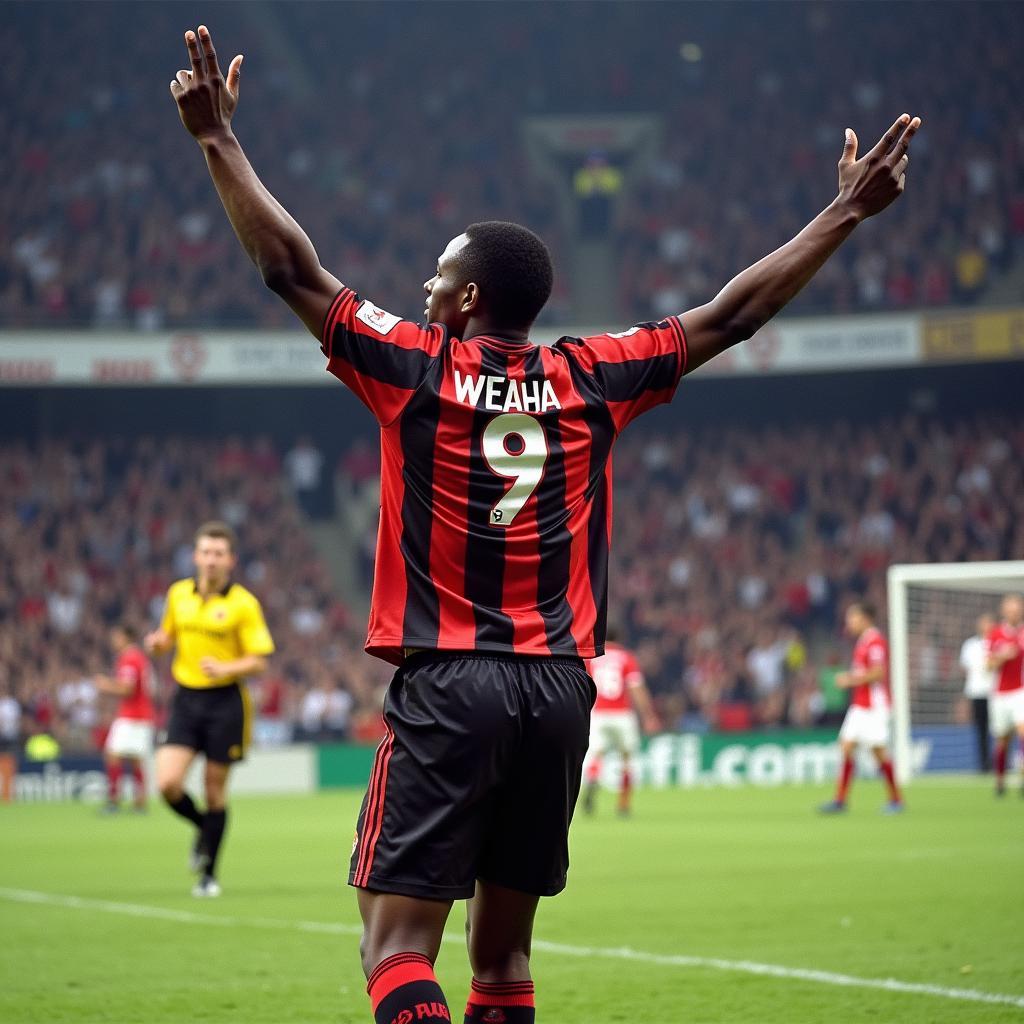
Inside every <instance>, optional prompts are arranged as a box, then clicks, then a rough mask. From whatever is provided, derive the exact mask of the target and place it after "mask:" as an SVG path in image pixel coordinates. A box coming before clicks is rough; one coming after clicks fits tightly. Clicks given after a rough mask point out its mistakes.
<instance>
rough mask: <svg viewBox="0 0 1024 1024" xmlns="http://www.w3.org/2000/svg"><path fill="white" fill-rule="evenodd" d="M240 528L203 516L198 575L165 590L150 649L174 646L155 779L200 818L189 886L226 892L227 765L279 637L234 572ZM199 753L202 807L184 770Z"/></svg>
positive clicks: (179, 810)
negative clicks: (250, 683) (249, 685)
mask: <svg viewBox="0 0 1024 1024" xmlns="http://www.w3.org/2000/svg"><path fill="white" fill-rule="evenodd" d="M236 547H237V545H236V538H235V533H234V530H232V529H231V527H230V526H228V525H227V524H226V523H220V522H210V523H205V524H204V525H203V526H201V527H200V528H199V530H198V531H197V532H196V539H195V551H194V553H193V558H194V561H195V566H196V575H195V577H194V578H192V579H184V580H178V582H177V583H174V584H172V585H171V588H170V590H168V592H167V604H166V607H165V609H164V617H163V621H162V622H161V623H160V628H159V629H156V630H154V631H153V632H152V633H150V634H149V635H148V636H147V637H146V639H145V646H146V650H147V651H149V652H150V653H151V654H163V653H165V652H167V651H169V650H170V649H171V648H172V647H174V648H175V653H174V662H173V664H172V666H171V673H172V675H173V676H174V679H175V681H176V682H177V684H178V685H177V687H176V688H175V692H174V697H173V699H172V701H171V714H170V719H169V721H168V723H167V739H166V741H165V743H164V745H163V746H162V747H161V748H160V749H159V751H158V752H157V758H156V778H157V787H158V788H159V790H160V793H161V794H162V796H163V798H164V799H165V800H166V801H167V803H168V805H169V806H170V808H171V810H172V811H174V812H175V813H176V814H180V815H181V816H182V817H183V818H186V819H187V820H188V821H190V822H192V824H193V825H195V827H196V830H197V834H196V837H195V842H194V844H193V847H192V869H193V870H194V871H195V872H196V873H197V874H198V875H199V880H198V881H197V883H196V885H195V887H194V888H193V890H192V895H193V896H197V897H213V896H219V895H220V891H221V890H220V885H219V884H218V882H217V854H218V853H219V851H220V845H221V840H222V839H223V837H224V827H225V825H226V824H227V806H226V797H227V782H228V774H229V773H230V771H231V766H232V765H233V764H234V763H235V762H236V761H241V760H242V758H243V757H245V751H246V748H247V747H248V745H249V736H250V730H251V725H252V710H251V705H250V700H249V694H248V691H247V690H246V686H245V678H246V676H251V675H258V674H259V673H261V672H263V671H264V670H265V669H266V665H267V662H266V656H267V655H268V654H271V653H273V650H274V641H273V639H272V638H271V636H270V631H269V630H268V629H267V624H266V621H265V620H264V618H263V609H262V608H261V607H260V603H259V601H257V600H256V598H255V597H254V596H253V595H252V594H251V593H249V591H248V590H246V589H245V587H243V586H241V585H240V584H238V583H235V582H233V581H232V579H231V573H232V571H233V570H234V568H235V563H236V562H237V560H238V559H237V554H236ZM197 754H205V755H206V776H205V783H206V813H205V814H203V813H202V812H201V811H200V810H199V809H198V808H197V807H196V805H195V803H194V802H193V800H192V797H191V796H189V794H188V793H186V792H185V776H186V774H187V772H188V769H189V766H190V765H191V764H192V762H193V761H194V760H195V757H196V755H197Z"/></svg>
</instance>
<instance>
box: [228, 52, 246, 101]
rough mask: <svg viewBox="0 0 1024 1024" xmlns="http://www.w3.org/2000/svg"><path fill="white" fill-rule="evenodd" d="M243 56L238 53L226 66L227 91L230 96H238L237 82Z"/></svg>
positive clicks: (240, 73)
mask: <svg viewBox="0 0 1024 1024" xmlns="http://www.w3.org/2000/svg"><path fill="white" fill-rule="evenodd" d="M244 58H245V55H244V54H242V53H240V54H239V55H238V56H237V57H235V58H234V60H232V61H231V63H230V65H228V91H229V92H230V93H231V95H232V96H237V95H238V80H239V78H240V77H241V75H242V61H243V60H244Z"/></svg>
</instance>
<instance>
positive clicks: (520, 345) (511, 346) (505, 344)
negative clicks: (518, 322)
mask: <svg viewBox="0 0 1024 1024" xmlns="http://www.w3.org/2000/svg"><path fill="white" fill-rule="evenodd" d="M466 340H467V341H479V342H482V343H483V344H484V345H490V346H491V348H496V349H500V350H501V351H502V352H522V351H523V350H524V349H530V348H536V347H537V346H536V344H535V343H534V342H532V341H511V340H510V339H508V338H498V337H496V336H495V335H493V334H474V335H473V337H472V338H467V339H466Z"/></svg>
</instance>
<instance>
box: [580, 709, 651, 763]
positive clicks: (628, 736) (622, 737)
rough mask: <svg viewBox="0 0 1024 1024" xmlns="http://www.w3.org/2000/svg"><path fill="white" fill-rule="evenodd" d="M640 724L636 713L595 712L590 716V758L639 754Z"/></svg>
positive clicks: (588, 753) (588, 752)
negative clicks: (614, 754)
mask: <svg viewBox="0 0 1024 1024" xmlns="http://www.w3.org/2000/svg"><path fill="white" fill-rule="evenodd" d="M639 751H640V724H639V722H637V719H636V712H634V711H594V712H592V713H591V715H590V749H589V750H588V751H587V755H588V757H595V756H602V755H604V754H611V753H617V754H637V753H639Z"/></svg>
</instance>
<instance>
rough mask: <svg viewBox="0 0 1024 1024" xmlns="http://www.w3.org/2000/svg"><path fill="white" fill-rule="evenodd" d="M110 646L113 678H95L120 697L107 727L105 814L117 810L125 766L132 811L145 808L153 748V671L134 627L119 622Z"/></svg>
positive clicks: (102, 688)
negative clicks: (146, 763) (146, 768)
mask: <svg viewBox="0 0 1024 1024" xmlns="http://www.w3.org/2000/svg"><path fill="white" fill-rule="evenodd" d="M110 646H111V648H112V649H113V651H114V655H115V656H116V658H117V661H116V663H115V665H114V675H113V676H105V675H98V676H96V679H95V683H96V689H98V690H99V691H100V692H101V693H109V694H112V695H113V696H115V697H120V698H121V703H120V705H119V706H118V709H117V716H116V717H115V718H114V721H113V722H111V724H110V731H109V732H108V733H107V742H106V744H105V745H104V748H103V759H104V762H105V763H106V767H107V803H106V807H105V808H104V810H105V811H106V812H107V813H108V814H113V813H116V812H117V810H118V809H119V799H120V792H119V791H120V786H121V772H122V770H123V766H124V764H125V763H127V764H128V765H129V767H130V769H131V773H132V782H133V789H134V798H135V810H136V811H137V812H140V813H141V812H143V811H145V809H146V781H145V777H144V775H143V767H142V765H143V761H144V760H145V759H146V757H148V756H149V752H150V751H151V750H152V749H153V721H154V718H155V715H154V711H153V700H152V690H153V670H152V666H151V665H150V663H149V659H148V658H147V657H146V655H145V654H143V652H142V648H140V647H139V644H138V637H137V635H136V633H135V629H134V627H133V626H130V625H128V624H127V623H123V622H122V623H121V624H120V625H117V626H115V627H114V628H113V629H112V630H111V631H110Z"/></svg>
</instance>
